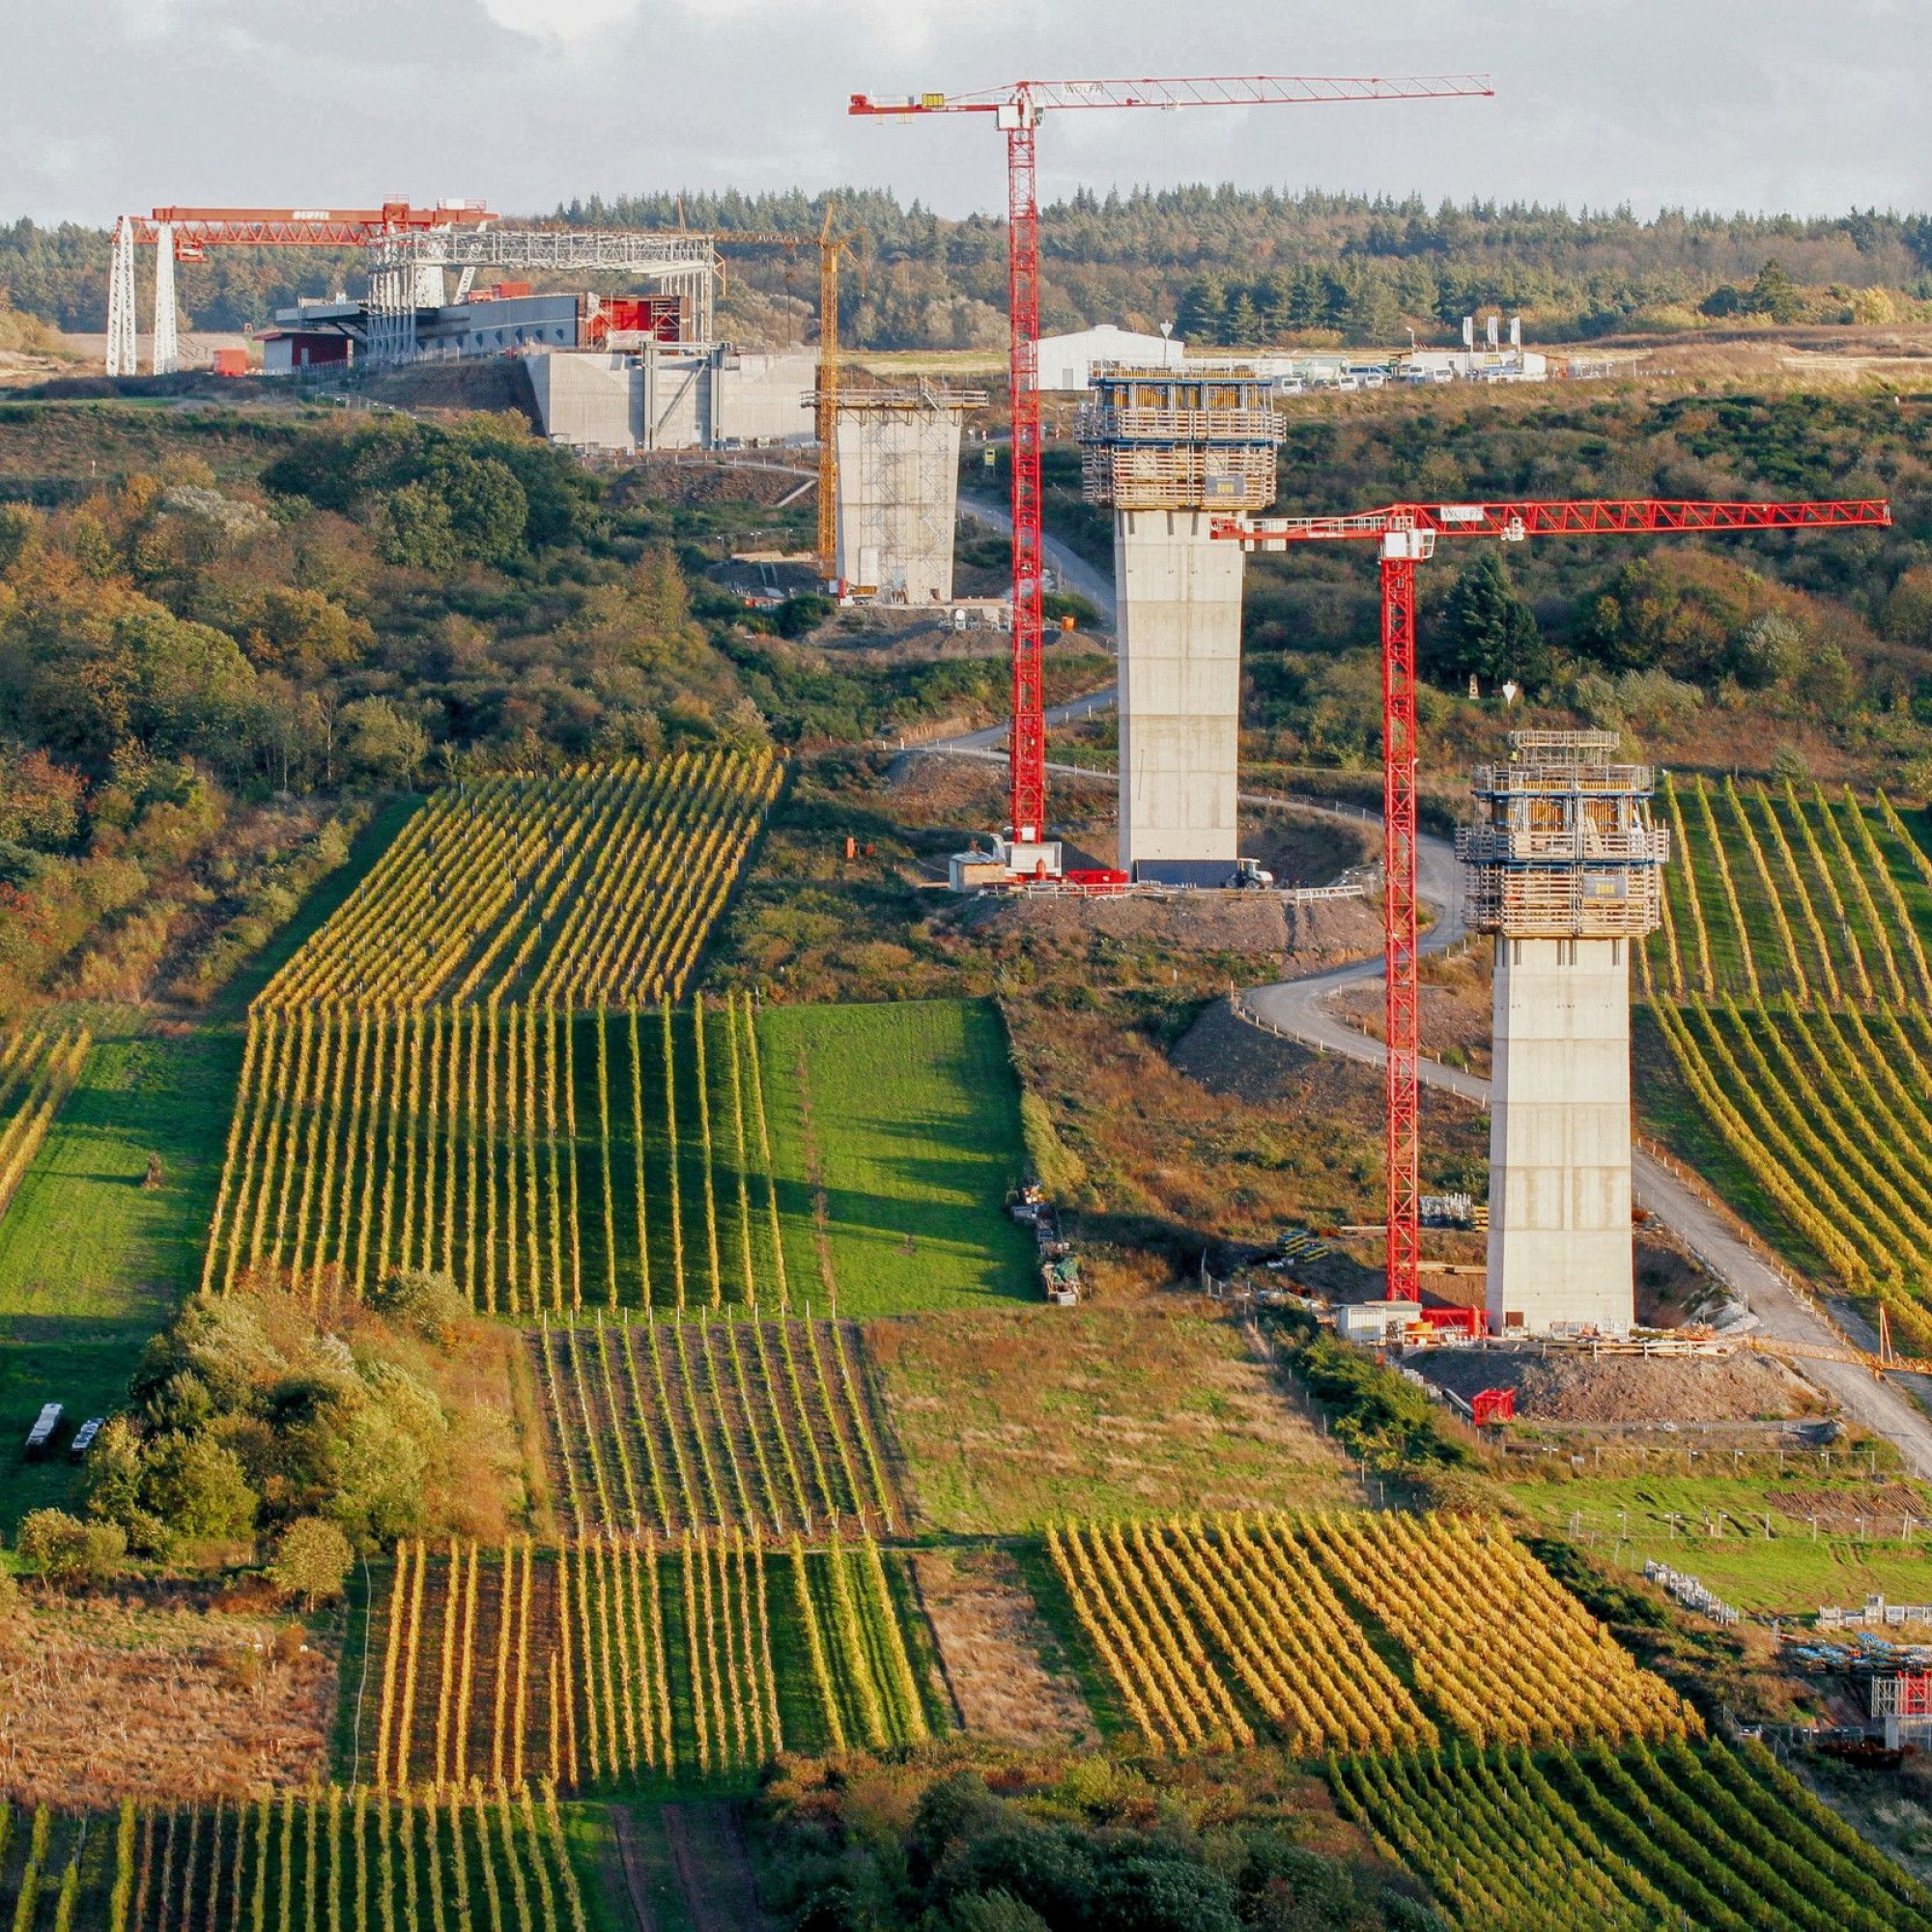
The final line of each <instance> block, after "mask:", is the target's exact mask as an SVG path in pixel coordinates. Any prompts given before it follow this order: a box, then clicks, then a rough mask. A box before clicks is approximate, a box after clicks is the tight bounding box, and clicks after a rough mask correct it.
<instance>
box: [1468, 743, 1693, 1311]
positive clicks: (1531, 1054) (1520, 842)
mask: <svg viewBox="0 0 1932 1932" xmlns="http://www.w3.org/2000/svg"><path fill="white" fill-rule="evenodd" d="M1617 744H1618V740H1617V736H1616V733H1614V732H1611V731H1518V732H1513V733H1512V734H1511V737H1510V755H1509V761H1508V763H1506V764H1500V765H1485V766H1481V767H1479V768H1478V770H1477V772H1476V775H1475V780H1474V782H1473V784H1472V786H1471V790H1472V791H1473V793H1474V795H1475V798H1476V802H1477V806H1478V810H1479V812H1480V819H1479V822H1478V823H1477V824H1476V825H1474V826H1473V827H1465V828H1463V830H1461V831H1459V832H1458V833H1457V835H1456V848H1457V851H1458V853H1459V854H1460V855H1461V856H1462V857H1463V859H1464V860H1465V861H1466V862H1467V863H1468V865H1469V867H1470V876H1469V914H1468V916H1469V924H1470V925H1471V926H1472V927H1473V928H1474V929H1475V930H1477V931H1479V932H1490V933H1493V934H1494V935H1495V949H1496V957H1495V978H1494V992H1493V1024H1494V1045H1493V1055H1494V1059H1493V1066H1492V1074H1491V1082H1490V1251H1489V1284H1488V1289H1489V1292H1488V1312H1489V1320H1490V1327H1491V1330H1492V1332H1493V1333H1497V1334H1515V1333H1531V1334H1550V1333H1559V1334H1560V1333H1572V1334H1574V1333H1578V1332H1583V1331H1587V1330H1596V1331H1600V1332H1604V1333H1611V1334H1614V1333H1619V1332H1621V1331H1623V1330H1626V1329H1628V1328H1630V1327H1631V1326H1632V1324H1633V1322H1634V1316H1635V1296H1634V1286H1633V1278H1632V1247H1631V1032H1630V976H1631V952H1632V949H1633V948H1634V947H1636V946H1640V945H1641V944H1642V943H1643V939H1644V935H1645V934H1646V933H1648V932H1650V931H1652V930H1653V929H1654V928H1655V926H1656V925H1657V923H1658V922H1659V919H1660V917H1661V915H1660V912H1659V903H1658V902H1659V895H1660V889H1661V885H1662V872H1661V867H1662V865H1663V863H1664V861H1665V859H1666V858H1667V857H1668V856H1669V835H1668V834H1667V833H1666V832H1663V831H1662V830H1659V829H1657V828H1655V827H1653V826H1652V825H1651V823H1650V811H1649V796H1650V792H1651V789H1652V775H1651V771H1650V768H1649V767H1648V766H1647V765H1626V764H1616V763H1613V762H1611V760H1612V759H1613V758H1614V757H1615V755H1616V750H1617Z"/></svg>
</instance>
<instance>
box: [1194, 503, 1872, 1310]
mask: <svg viewBox="0 0 1932 1932" xmlns="http://www.w3.org/2000/svg"><path fill="white" fill-rule="evenodd" d="M1890 523H1891V506H1890V504H1889V503H1888V502H1887V501H1885V500H1884V499H1883V498H1877V499H1872V498H1866V499H1861V500H1856V501H1842V502H1812V503H1699V502H1683V501H1672V500H1666V499H1664V498H1661V497H1634V498H1630V499H1626V500H1622V501H1610V500H1599V501H1583V502H1557V503H1391V504H1389V505H1388V506H1387V507H1386V508H1384V509H1379V510H1366V511H1363V512H1362V513H1361V514H1359V515H1356V516H1347V517H1243V518H1229V519H1226V520H1225V521H1222V522H1219V523H1216V524H1215V525H1214V526H1213V532H1214V535H1215V536H1217V537H1220V538H1224V539H1227V540H1228V541H1230V542H1234V543H1238V544H1241V545H1243V546H1244V547H1245V548H1247V549H1249V550H1262V551H1285V550H1287V549H1288V548H1289V546H1290V545H1291V544H1303V543H1332V542H1343V543H1348V542H1373V543H1376V544H1378V545H1379V546H1380V550H1381V593H1382V621H1381V632H1382V919H1383V941H1382V944H1383V955H1382V957H1383V972H1384V978H1385V982H1386V983H1385V1010H1384V1018H1385V1022H1386V1029H1387V1040H1388V1068H1387V1070H1388V1295H1389V1299H1390V1300H1391V1301H1414V1300H1417V1299H1419V1298H1420V1297H1419V1296H1418V1294H1417V1285H1418V1279H1419V1274H1420V1269H1419V1265H1418V1264H1419V1263H1420V1261H1421V1258H1422V1236H1421V1217H1420V1208H1421V1198H1420V1192H1419V1180H1418V1175H1417V1156H1418V1151H1419V1147H1420V1139H1421V1131H1420V1119H1419V1107H1418V1091H1417V1089H1418V1082H1417V1068H1416V1063H1417V1060H1418V1058H1419V1053H1420V1049H1419V1045H1418V1040H1417V1017H1418V998H1419V994H1418V987H1417V980H1416V900H1415V784H1416V771H1415V566H1416V565H1417V563H1419V562H1421V561H1423V560H1424V559H1426V558H1427V557H1430V556H1432V555H1434V554H1435V544H1436V540H1437V539H1438V538H1441V537H1492V538H1496V539H1499V540H1500V541H1501V542H1503V543H1520V542H1522V541H1523V540H1524V539H1525V538H1528V537H1605V536H1654V535H1660V534H1669V533H1672V532H1683V533H1711V534H1716V533H1719V532H1726V531H1736V530H1840V529H1872V528H1884V527H1887V526H1889V524H1890Z"/></svg>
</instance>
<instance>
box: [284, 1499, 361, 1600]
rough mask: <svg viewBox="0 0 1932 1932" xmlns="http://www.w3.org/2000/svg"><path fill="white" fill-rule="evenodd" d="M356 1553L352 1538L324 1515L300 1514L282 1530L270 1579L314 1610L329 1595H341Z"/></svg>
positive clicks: (329, 1596) (289, 1594)
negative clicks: (350, 1542)
mask: <svg viewBox="0 0 1932 1932" xmlns="http://www.w3.org/2000/svg"><path fill="white" fill-rule="evenodd" d="M354 1561H355V1551H354V1550H352V1549H351V1548H350V1547H349V1539H348V1538H347V1537H346V1536H344V1535H343V1533H342V1531H341V1530H340V1529H339V1528H337V1526H336V1525H335V1524H334V1523H332V1522H327V1521H325V1520H323V1519H322V1518H321V1517H315V1516H298V1517H297V1518H296V1520H295V1521H293V1522H292V1523H290V1524H289V1526H288V1528H287V1529H285V1530H284V1531H283V1532H282V1540H281V1542H280V1543H279V1544H278V1545H277V1546H276V1548H275V1560H274V1561H273V1562H272V1563H270V1565H269V1578H270V1581H271V1582H272V1583H273V1584H274V1586H275V1587H276V1589H278V1590H280V1591H282V1592H283V1594H284V1595H286V1596H290V1597H299V1598H301V1599H302V1601H303V1602H304V1603H305V1604H306V1605H308V1607H309V1608H310V1609H314V1608H315V1606H316V1605H317V1604H319V1603H321V1602H323V1601H324V1600H325V1599H326V1598H334V1597H339V1596H341V1594H342V1585H343V1580H344V1579H345V1578H346V1577H348V1575H349V1566H350V1565H351V1564H352V1563H353V1562H354Z"/></svg>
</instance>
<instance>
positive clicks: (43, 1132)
mask: <svg viewBox="0 0 1932 1932" xmlns="http://www.w3.org/2000/svg"><path fill="white" fill-rule="evenodd" d="M92 1044H93V1037H92V1036H91V1035H90V1034H89V1033H88V1031H87V1029H86V1028H85V1027H75V1028H72V1029H70V1030H66V1031H54V1030H51V1029H48V1028H44V1027H43V1028H39V1029H37V1030H35V1031H34V1032H31V1033H26V1032H22V1033H14V1034H10V1035H7V1036H5V1037H0V1214H4V1213H5V1212H6V1211H7V1208H8V1204H9V1203H10V1202H12V1200H13V1199H14V1189H16V1188H17V1187H18V1186H19V1184H20V1180H21V1178H22V1177H23V1176H24V1175H25V1174H26V1172H27V1168H28V1165H29V1163H30V1162H31V1161H32V1160H33V1158H34V1155H35V1154H36V1153H37V1152H38V1151H40V1146H41V1143H42V1142H43V1140H45V1139H46V1137H47V1129H48V1127H50V1126H51V1125H52V1124H53V1119H54V1116H55V1115H56V1114H57V1113H59V1112H60V1109H61V1104H62V1102H63V1101H65V1100H66V1098H67V1096H68V1095H69V1094H71V1093H72V1092H73V1089H74V1083H75V1082H76V1081H77V1080H79V1078H80V1069H81V1067H82V1066H83V1065H86V1062H87V1054H88V1049H89V1047H90V1046H92Z"/></svg>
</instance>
